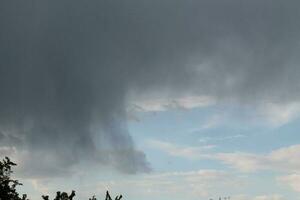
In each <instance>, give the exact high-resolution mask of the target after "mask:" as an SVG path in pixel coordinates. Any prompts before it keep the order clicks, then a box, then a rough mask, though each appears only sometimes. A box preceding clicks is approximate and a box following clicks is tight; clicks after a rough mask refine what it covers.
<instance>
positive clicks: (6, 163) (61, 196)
mask: <svg viewBox="0 0 300 200" xmlns="http://www.w3.org/2000/svg"><path fill="white" fill-rule="evenodd" d="M16 165H17V164H16V163H14V162H12V161H10V159H9V158H8V157H5V158H4V159H3V160H2V161H1V160H0V200H28V199H27V195H26V194H23V195H22V197H20V196H19V193H18V192H17V191H16V187H17V186H20V185H22V184H21V183H20V182H19V181H18V180H13V179H12V178H11V174H12V173H13V171H12V167H14V166H16ZM74 197H75V191H72V192H71V194H70V195H68V193H66V192H60V191H58V192H57V193H56V197H55V198H54V199H53V200H73V198H74ZM121 198H122V195H119V196H116V197H115V200H121ZM42 199H43V200H49V196H48V195H43V196H42ZM89 200H97V199H96V197H95V196H93V197H92V198H90V199H89ZM105 200H112V198H111V196H110V194H109V192H108V191H106V197H105Z"/></svg>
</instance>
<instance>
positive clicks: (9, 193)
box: [0, 157, 27, 200]
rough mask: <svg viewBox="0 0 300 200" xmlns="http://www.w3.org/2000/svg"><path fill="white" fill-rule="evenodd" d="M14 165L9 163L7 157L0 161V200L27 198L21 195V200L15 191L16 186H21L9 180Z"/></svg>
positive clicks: (23, 199) (15, 181) (24, 199)
mask: <svg viewBox="0 0 300 200" xmlns="http://www.w3.org/2000/svg"><path fill="white" fill-rule="evenodd" d="M15 165H16V164H15V163H13V162H11V161H10V159H9V158H8V157H5V159H3V160H2V161H0V200H26V199H27V198H26V197H27V196H26V195H23V196H22V198H21V197H20V196H19V193H18V192H17V191H16V187H17V186H18V185H22V184H21V183H19V181H17V180H13V179H11V174H12V173H13V171H12V167H13V166H15Z"/></svg>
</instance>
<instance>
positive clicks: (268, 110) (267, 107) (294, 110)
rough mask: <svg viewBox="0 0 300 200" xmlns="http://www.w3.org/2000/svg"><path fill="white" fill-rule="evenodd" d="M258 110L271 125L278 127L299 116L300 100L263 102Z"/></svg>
mask: <svg viewBox="0 0 300 200" xmlns="http://www.w3.org/2000/svg"><path fill="white" fill-rule="evenodd" d="M259 112H260V114H261V115H262V117H263V118H265V119H266V120H267V122H268V123H269V124H270V125H271V126H274V127H279V126H282V125H284V124H287V123H289V122H291V121H292V120H294V119H296V118H297V117H299V116H300V102H289V103H265V104H263V105H261V106H260V108H259Z"/></svg>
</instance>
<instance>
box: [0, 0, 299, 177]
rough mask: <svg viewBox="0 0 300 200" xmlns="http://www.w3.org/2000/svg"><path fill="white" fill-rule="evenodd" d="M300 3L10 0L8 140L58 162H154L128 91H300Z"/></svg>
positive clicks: (1, 111)
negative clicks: (137, 128) (131, 117)
mask: <svg viewBox="0 0 300 200" xmlns="http://www.w3.org/2000/svg"><path fill="white" fill-rule="evenodd" d="M299 6H300V5H299V3H298V1H274V0H273V1H271V0H265V1H261V0H253V1H246V0H241V1H237V0H235V1H233V0H231V1H229V0H225V1H214V0H209V1H208V0H206V1H196V0H184V1H175V0H163V1H161V0H160V1H158V0H153V1H148V0H147V1H146V0H130V1H106V0H104V1H96V0H89V1H78V0H72V1H71V0H59V1H58V0H54V1H53V0H52V1H45V0H39V1H11V0H10V1H6V0H4V1H1V3H0V27H1V31H0V44H1V46H0V56H1V57H0V58H1V59H0V60H1V64H0V95H1V99H0V127H1V130H0V131H1V134H0V141H1V144H2V145H6V146H7V145H13V146H17V147H18V148H19V149H21V150H27V151H29V152H31V153H32V154H31V155H32V156H31V158H30V159H28V160H31V161H32V162H37V161H38V162H39V163H44V165H46V166H47V167H48V168H49V170H48V171H51V170H53V169H54V171H57V170H56V169H57V167H58V168H60V169H68V168H69V167H70V166H73V165H74V164H76V163H78V162H79V161H80V160H85V161H86V160H87V161H92V160H94V161H96V162H98V163H101V164H104V165H108V166H113V167H115V168H117V169H119V170H121V171H124V172H127V173H135V172H140V171H148V170H149V166H148V163H147V161H146V158H145V155H144V154H143V153H142V152H140V151H138V150H136V149H135V147H134V144H133V141H132V138H131V137H130V135H129V133H128V131H127V127H126V112H125V108H126V104H127V103H126V102H127V95H128V93H129V92H132V91H134V92H135V93H141V94H142V93H147V92H151V91H164V92H165V91H167V92H169V93H170V94H176V95H178V94H184V93H193V94H200V95H212V96H215V97H217V98H220V99H223V98H235V99H238V100H247V101H257V99H258V100H261V101H263V100H274V101H287V100H288V101H290V100H298V99H299V94H298V92H297V91H299V80H298V79H299V73H300V70H299V58H298V57H299V55H298V54H299V52H300V51H299V50H300V49H299V45H300V43H299V42H300V40H299V35H300V30H299V29H300V20H299V19H300V16H299V15H300V14H299V12H298V8H299ZM45 154H47V156H45ZM47 159H48V160H52V161H53V162H47V161H46V160H47ZM45 163H46V164H45ZM47 163H48V164H47ZM51 163H52V164H53V163H55V164H56V166H54V167H51ZM44 165H42V164H41V166H43V167H44V168H47V167H46V166H44ZM43 167H41V168H43Z"/></svg>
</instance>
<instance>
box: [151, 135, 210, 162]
mask: <svg viewBox="0 0 300 200" xmlns="http://www.w3.org/2000/svg"><path fill="white" fill-rule="evenodd" d="M147 144H148V145H149V146H150V147H152V148H156V149H159V150H161V151H163V152H166V153H167V154H169V155H171V156H176V157H183V158H188V159H192V160H194V159H203V158H207V156H208V155H207V151H208V150H211V149H213V148H215V146H214V145H202V146H199V147H186V146H181V145H176V144H173V143H169V142H164V141H159V140H148V141H147Z"/></svg>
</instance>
